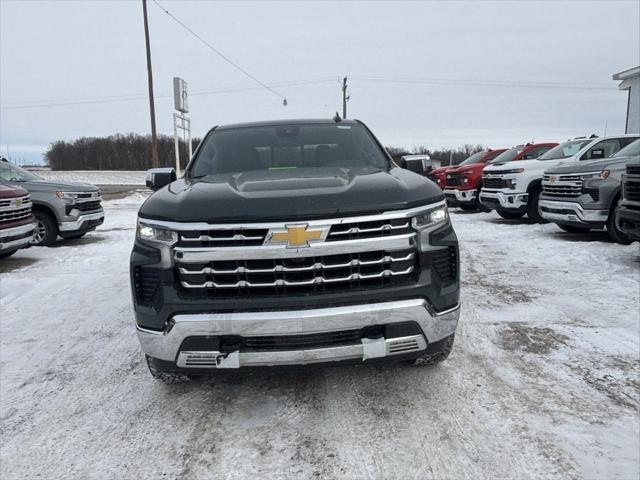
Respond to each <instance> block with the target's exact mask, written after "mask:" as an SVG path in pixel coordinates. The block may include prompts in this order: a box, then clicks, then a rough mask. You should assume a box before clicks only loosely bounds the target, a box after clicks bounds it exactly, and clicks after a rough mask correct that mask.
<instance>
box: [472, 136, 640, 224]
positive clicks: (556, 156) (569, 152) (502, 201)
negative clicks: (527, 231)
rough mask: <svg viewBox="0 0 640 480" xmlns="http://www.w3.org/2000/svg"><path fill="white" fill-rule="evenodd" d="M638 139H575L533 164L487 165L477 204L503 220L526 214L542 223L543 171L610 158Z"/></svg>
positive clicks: (549, 152)
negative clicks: (573, 163) (492, 211)
mask: <svg viewBox="0 0 640 480" xmlns="http://www.w3.org/2000/svg"><path fill="white" fill-rule="evenodd" d="M638 138H640V135H617V136H610V137H603V138H598V137H595V136H592V137H591V138H585V137H582V138H576V139H574V140H569V141H567V142H564V143H561V144H560V145H558V146H557V147H554V148H552V149H551V150H549V151H548V152H547V153H545V154H543V155H541V156H540V157H538V158H536V159H535V160H518V161H517V162H507V163H503V164H494V165H489V166H487V167H485V168H484V170H483V179H482V184H483V187H482V190H481V191H480V202H481V203H482V204H483V205H484V206H485V207H487V208H489V209H492V210H495V211H496V212H497V213H498V215H500V216H501V217H502V218H507V219H515V218H520V217H522V216H524V215H525V214H526V215H527V216H528V217H529V218H530V219H531V220H533V221H535V222H538V223H545V222H546V220H545V219H544V218H542V216H541V215H540V212H539V209H538V202H539V197H540V193H541V191H542V175H543V173H544V171H545V170H547V169H548V168H552V167H556V166H558V165H561V164H565V163H571V162H580V161H585V160H597V159H602V158H609V157H610V156H611V155H613V154H614V153H616V152H617V151H618V150H620V149H621V148H624V147H626V146H627V145H629V144H630V143H632V142H633V141H634V140H636V139H638Z"/></svg>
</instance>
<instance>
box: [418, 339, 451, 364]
mask: <svg viewBox="0 0 640 480" xmlns="http://www.w3.org/2000/svg"><path fill="white" fill-rule="evenodd" d="M455 336H456V335H455V333H454V334H452V335H449V336H448V337H446V338H443V339H442V340H438V341H437V342H434V343H430V344H429V345H428V346H427V350H426V351H425V353H424V355H422V356H420V357H418V358H416V359H415V360H407V363H409V364H411V365H435V364H436V363H440V362H442V361H444V360H446V359H447V357H448V356H449V354H450V353H451V350H453V340H454V339H455Z"/></svg>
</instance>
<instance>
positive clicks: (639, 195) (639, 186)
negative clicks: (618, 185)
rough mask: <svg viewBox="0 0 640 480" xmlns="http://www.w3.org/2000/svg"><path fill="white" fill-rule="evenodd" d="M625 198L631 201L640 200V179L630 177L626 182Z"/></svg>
mask: <svg viewBox="0 0 640 480" xmlns="http://www.w3.org/2000/svg"><path fill="white" fill-rule="evenodd" d="M624 198H625V199H627V200H629V201H631V202H640V179H638V180H636V179H629V178H627V180H626V181H625V182H624Z"/></svg>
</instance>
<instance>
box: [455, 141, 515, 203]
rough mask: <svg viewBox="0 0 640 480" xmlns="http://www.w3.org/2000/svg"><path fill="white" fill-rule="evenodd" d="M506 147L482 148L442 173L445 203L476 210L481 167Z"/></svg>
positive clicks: (480, 184)
mask: <svg viewBox="0 0 640 480" xmlns="http://www.w3.org/2000/svg"><path fill="white" fill-rule="evenodd" d="M505 151H506V149H504V148H501V149H496V150H482V151H480V152H477V153H474V154H473V155H471V156H470V157H469V158H467V159H466V160H464V161H463V162H462V163H460V164H459V165H457V166H455V167H450V168H449V169H448V170H447V171H446V172H445V174H444V178H445V180H444V196H445V199H446V200H447V205H448V206H450V207H456V206H458V207H460V208H461V209H462V210H477V209H478V207H479V206H480V205H479V202H478V194H479V193H480V187H481V186H482V169H483V168H484V167H485V165H486V164H487V163H488V162H491V161H492V160H493V159H495V158H496V157H497V156H499V155H500V154H501V153H503V152H505Z"/></svg>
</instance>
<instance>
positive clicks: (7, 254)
mask: <svg viewBox="0 0 640 480" xmlns="http://www.w3.org/2000/svg"><path fill="white" fill-rule="evenodd" d="M17 251H18V250H9V251H7V252H0V258H7V257H10V256H11V255H13V254H14V253H16V252H17Z"/></svg>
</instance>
